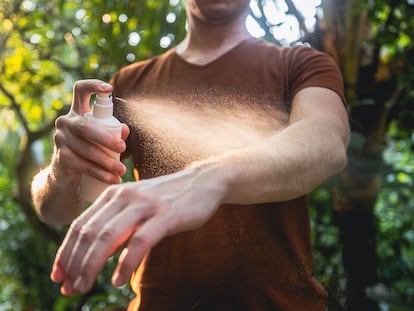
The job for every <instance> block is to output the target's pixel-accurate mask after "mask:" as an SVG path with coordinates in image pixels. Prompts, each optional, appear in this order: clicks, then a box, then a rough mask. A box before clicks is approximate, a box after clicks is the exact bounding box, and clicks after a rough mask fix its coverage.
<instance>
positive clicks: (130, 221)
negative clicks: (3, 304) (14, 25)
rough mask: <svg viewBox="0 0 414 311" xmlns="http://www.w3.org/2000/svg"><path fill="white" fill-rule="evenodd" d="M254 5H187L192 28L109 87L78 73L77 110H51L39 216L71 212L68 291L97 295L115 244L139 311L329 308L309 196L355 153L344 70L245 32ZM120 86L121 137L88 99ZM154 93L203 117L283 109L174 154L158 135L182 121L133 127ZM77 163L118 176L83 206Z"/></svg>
mask: <svg viewBox="0 0 414 311" xmlns="http://www.w3.org/2000/svg"><path fill="white" fill-rule="evenodd" d="M248 7H249V1H248V0H216V1H211V0H187V1H186V10H187V15H188V22H189V31H188V34H187V36H186V38H185V39H184V41H183V42H181V43H180V44H179V45H178V46H177V47H176V48H175V49H172V50H170V51H168V52H166V53H165V54H163V55H161V56H159V57H155V58H152V59H149V60H147V61H144V62H140V63H137V64H134V65H131V66H128V67H126V68H124V69H122V70H121V71H120V72H119V73H118V74H117V75H116V76H115V77H114V79H113V80H112V85H109V84H106V83H103V82H100V81H96V80H86V81H79V82H78V83H76V85H75V87H74V99H73V103H72V109H71V111H70V112H69V114H68V115H66V116H63V117H60V118H59V119H58V120H57V121H56V134H55V152H54V155H53V158H52V161H51V164H50V165H49V167H48V168H47V169H45V170H44V171H42V172H41V173H40V174H39V175H38V177H37V179H39V176H44V177H45V178H44V182H43V183H42V184H40V185H39V184H38V183H36V186H33V198H34V202H35V206H36V210H37V211H38V214H39V216H40V217H41V218H42V219H43V220H44V221H46V222H48V223H51V224H64V223H69V222H71V221H73V220H74V221H73V222H72V225H71V228H70V230H69V232H68V234H67V236H66V238H65V240H64V242H63V243H62V246H61V247H60V249H59V251H58V253H57V256H56V259H55V263H54V266H53V271H52V273H51V277H52V279H53V280H54V281H55V282H61V283H62V287H61V290H62V293H63V294H65V295H72V294H74V293H84V292H86V291H88V290H89V289H90V288H91V286H92V285H93V283H94V281H95V279H96V277H97V274H98V273H99V271H100V269H101V268H102V266H103V265H104V264H105V262H106V260H107V259H108V258H109V257H110V256H111V255H113V254H114V253H115V252H116V251H117V250H122V252H121V254H120V257H119V261H118V265H117V267H116V270H115V272H114V274H113V278H112V283H113V284H114V285H116V286H120V285H123V284H125V283H126V282H128V280H129V279H130V278H131V275H132V279H131V285H132V288H133V289H134V291H135V292H136V293H137V298H136V299H135V300H134V301H133V302H132V303H131V305H130V310H325V307H326V294H325V292H324V290H323V288H322V286H321V285H320V284H319V283H318V282H317V281H316V280H315V279H314V278H313V277H312V254H311V249H310V247H311V246H310V225H309V215H308V209H307V202H306V194H308V193H309V192H310V191H311V190H312V189H313V188H314V187H316V186H317V185H319V184H320V183H322V182H323V181H324V180H326V179H327V178H329V177H330V176H332V175H333V174H335V173H337V172H338V171H339V170H341V169H342V168H343V167H344V165H345V163H346V147H347V144H348V138H349V137H348V135H349V133H348V132H349V129H348V118H347V113H346V110H345V108H344V104H343V102H344V98H343V90H342V80H341V77H340V74H339V72H338V69H337V68H336V66H335V65H334V64H333V62H332V60H331V59H330V58H329V57H328V56H326V55H324V54H322V53H319V52H316V51H314V50H313V49H311V48H307V47H303V46H302V47H294V48H280V47H276V46H273V45H270V44H268V43H265V42H264V41H262V40H258V39H254V38H251V37H250V36H249V34H248V32H247V30H246V28H245V23H244V21H245V18H246V16H247V14H248ZM111 91H113V93H114V96H116V97H120V98H122V99H123V100H121V101H119V102H118V103H117V104H116V111H117V116H118V117H119V118H120V119H121V120H122V121H123V122H126V123H128V125H129V126H130V133H129V130H128V128H127V127H126V126H124V129H123V134H122V139H118V138H116V137H114V136H113V135H112V134H111V133H108V132H106V131H104V130H102V129H99V128H97V127H94V126H93V124H91V123H89V122H88V121H87V120H85V119H83V118H82V117H81V115H82V114H83V113H84V112H86V111H89V99H90V96H91V94H93V93H97V92H111ZM146 100H148V102H158V103H160V105H161V107H162V108H164V109H165V110H168V109H170V108H171V107H174V106H177V105H178V106H179V107H184V108H183V109H182V111H183V113H184V111H185V110H186V109H192V110H191V111H192V112H194V111H197V110H201V111H203V115H204V113H207V114H208V112H209V111H214V110H219V111H224V110H226V108H223V107H229V109H227V110H232V109H233V108H234V107H239V106H240V107H255V109H256V108H257V109H262V108H263V109H265V108H264V107H272V109H273V111H276V112H275V113H274V114H272V116H274V117H272V122H271V127H272V128H273V130H266V134H267V135H265V136H264V137H263V139H258V140H257V141H255V142H251V143H249V144H247V145H245V146H242V147H241V148H229V149H231V150H224V151H223V152H217V150H215V151H213V152H210V153H206V154H207V156H206V154H204V153H203V152H201V151H200V152H198V151H197V150H198V149H197V148H195V149H196V150H195V155H192V154H190V155H188V154H186V156H183V157H181V156H178V155H177V154H180V152H181V151H182V149H184V148H185V146H184V144H185V143H186V142H184V143H183V145H182V146H181V145H178V146H174V147H172V148H163V146H164V145H163V143H162V141H169V142H170V141H171V140H174V139H175V137H176V135H180V133H183V135H184V134H185V133H187V132H189V131H191V128H189V124H187V123H186V124H181V123H180V122H177V124H178V128H177V129H176V130H174V131H172V130H164V131H162V133H160V132H159V131H157V128H156V126H157V124H156V123H157V122H154V121H153V122H152V123H151V122H148V120H146V121H145V120H144V121H142V122H138V121H137V119H139V118H140V114H139V113H137V114H132V115H131V111H134V109H139V108H140V107H142V106H143V105H144V103H145V102H146ZM229 103H230V104H229ZM266 109H267V108H266ZM159 111H162V110H159ZM264 111H266V110H264ZM170 116H171V118H173V117H174V115H173V114H171V115H170ZM141 118H142V116H141ZM148 123H149V124H148ZM154 128H155V130H154ZM128 134H129V136H128ZM127 136H128V139H127V147H126V145H125V143H124V141H123V139H126V137H127ZM164 136H166V137H164ZM196 136H197V135H196ZM184 137H185V135H184ZM184 139H185V138H184ZM199 140H203V137H200V138H199ZM179 141H181V142H182V140H179ZM97 145H102V146H104V147H106V148H109V149H111V150H113V151H115V152H124V155H125V156H128V155H132V156H133V160H134V165H135V168H136V169H137V171H138V172H139V175H140V178H141V180H140V181H137V182H130V183H125V184H118V183H119V182H120V176H121V175H122V174H124V173H125V170H126V168H125V166H124V165H123V164H122V163H121V162H119V161H117V160H114V159H112V158H110V157H109V156H107V155H106V154H105V153H102V152H99V147H98V146H97ZM125 148H126V150H125ZM165 149H167V150H165ZM83 173H85V174H88V175H91V176H93V177H96V178H98V179H101V180H103V181H105V182H108V183H113V184H115V185H113V186H111V187H109V188H108V189H107V190H106V191H105V192H104V193H102V195H101V196H100V197H99V198H98V199H97V200H96V201H95V202H94V203H93V204H92V205H91V206H90V207H89V208H88V209H87V210H86V211H85V212H84V213H83V214H81V215H80V216H79V217H78V215H79V214H80V213H81V209H82V200H81V198H80V197H79V183H80V176H81V175H82V174H83ZM34 184H35V183H34Z"/></svg>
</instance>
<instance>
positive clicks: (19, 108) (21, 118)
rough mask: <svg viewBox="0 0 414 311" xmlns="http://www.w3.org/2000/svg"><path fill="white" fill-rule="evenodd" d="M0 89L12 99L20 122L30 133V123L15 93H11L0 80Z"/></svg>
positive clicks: (12, 106)
mask: <svg viewBox="0 0 414 311" xmlns="http://www.w3.org/2000/svg"><path fill="white" fill-rule="evenodd" d="M0 91H2V92H3V93H4V95H6V97H7V98H8V99H9V100H10V107H11V108H12V109H13V110H14V111H15V112H16V114H17V117H18V118H19V119H20V122H21V123H22V125H23V128H24V130H25V131H26V132H27V133H30V128H29V124H28V123H27V120H26V118H25V117H24V115H23V112H22V110H21V107H20V105H19V104H18V103H17V101H16V98H15V97H14V95H13V94H12V93H10V92H9V91H8V90H6V88H5V87H4V85H3V84H2V83H1V82H0Z"/></svg>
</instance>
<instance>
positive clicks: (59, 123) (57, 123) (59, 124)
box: [55, 116, 66, 129]
mask: <svg viewBox="0 0 414 311" xmlns="http://www.w3.org/2000/svg"><path fill="white" fill-rule="evenodd" d="M65 121H66V117H65V116H59V117H57V118H56V120H55V127H56V128H57V129H60V128H62V127H63V126H64V124H65Z"/></svg>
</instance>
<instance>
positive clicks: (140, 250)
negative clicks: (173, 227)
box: [51, 183, 166, 295]
mask: <svg viewBox="0 0 414 311" xmlns="http://www.w3.org/2000/svg"><path fill="white" fill-rule="evenodd" d="M132 184H134V183H131V185H132ZM124 189H126V190H124ZM132 189H133V185H132V186H128V184H127V186H126V187H125V184H124V185H122V186H112V187H110V188H108V189H107V190H106V191H105V192H104V194H103V195H102V196H101V197H99V199H98V200H97V201H96V202H95V203H94V204H93V205H92V206H91V207H90V208H89V209H88V210H87V211H86V212H85V213H84V214H82V216H81V217H79V218H78V219H77V220H76V221H75V222H74V223H73V224H72V226H71V227H70V229H69V231H68V234H67V236H66V238H65V240H64V242H63V243H62V246H61V247H60V249H59V251H58V253H57V256H56V259H55V262H54V265H53V270H52V273H51V278H52V280H53V281H55V282H63V283H62V287H61V292H62V293H63V294H64V295H72V294H74V293H83V292H86V291H88V290H89V289H90V288H91V287H92V285H93V283H94V282H95V279H96V277H97V275H98V273H99V272H100V270H101V269H102V267H103V266H104V264H105V262H106V261H107V259H108V258H109V257H110V256H112V255H113V254H114V252H116V251H117V250H118V248H119V247H120V246H121V245H123V244H124V243H125V242H126V241H128V240H130V242H129V244H128V250H131V251H130V252H129V253H128V254H127V255H122V257H123V258H124V259H123V261H122V262H123V264H121V265H118V266H119V268H118V269H117V271H118V274H119V275H120V278H119V279H118V280H117V284H120V283H119V282H126V280H128V278H129V277H130V275H131V274H132V272H133V271H134V268H136V267H137V266H138V265H139V263H140V261H141V259H142V257H143V256H144V255H145V253H146V252H147V251H148V250H149V249H150V248H151V247H152V246H154V245H155V244H156V243H157V242H158V241H159V240H160V239H162V237H164V235H165V232H166V231H165V230H164V228H165V226H160V224H161V223H162V222H163V221H162V219H163V216H162V215H163V214H164V215H165V213H163V212H161V213H159V211H160V210H162V206H161V204H160V203H158V202H157V201H155V200H152V199H147V198H145V197H140V196H139V194H138V195H137V193H135V197H134V199H135V200H131V195H132V191H131V190H132ZM123 197H124V198H125V197H128V198H125V199H123ZM128 202H137V203H135V204H130V203H128ZM157 214H159V215H157ZM137 228H138V229H137ZM136 231H137V232H140V233H139V234H135V233H134V232H136ZM124 254H125V252H124Z"/></svg>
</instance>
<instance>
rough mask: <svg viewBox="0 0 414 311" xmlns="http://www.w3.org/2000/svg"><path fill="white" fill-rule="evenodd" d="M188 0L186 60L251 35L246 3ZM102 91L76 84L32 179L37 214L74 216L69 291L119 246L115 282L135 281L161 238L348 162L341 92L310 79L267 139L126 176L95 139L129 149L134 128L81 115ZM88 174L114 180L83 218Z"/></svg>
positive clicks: (67, 261)
mask: <svg viewBox="0 0 414 311" xmlns="http://www.w3.org/2000/svg"><path fill="white" fill-rule="evenodd" d="M186 4H187V15H188V17H189V25H190V31H189V33H188V35H187V37H186V38H185V40H184V41H183V42H182V43H180V44H179V46H178V47H177V52H178V53H179V54H180V55H181V56H182V57H183V58H185V59H186V60H187V61H189V62H193V63H196V64H205V63H208V62H210V61H211V60H214V59H215V58H217V57H219V56H220V55H222V54H223V53H225V52H226V51H228V50H229V49H231V48H232V47H234V46H235V45H237V44H238V43H240V41H242V40H244V39H246V38H248V37H249V35H248V33H247V30H246V28H245V26H244V18H245V15H246V14H247V9H248V1H246V0H233V1H232V0H228V1H225V0H222V1H220V0H216V1H211V0H188V1H187V3H186ZM100 91H111V86H110V85H109V84H106V83H102V82H101V81H98V80H84V81H79V82H77V83H76V84H75V87H74V99H73V103H72V109H71V111H70V112H69V114H68V115H66V116H63V117H60V118H59V119H58V120H57V121H56V134H55V151H54V155H53V157H52V161H51V163H50V165H49V167H48V168H46V169H45V170H43V171H42V172H40V173H39V174H38V175H37V176H36V177H35V180H36V178H37V182H36V183H33V187H32V190H33V191H32V192H33V199H34V202H35V207H36V211H37V213H38V214H39V217H41V218H42V219H43V220H44V221H46V222H48V223H51V224H65V223H70V222H72V224H71V226H70V229H69V231H68V233H67V235H66V237H65V239H64V241H63V243H62V245H61V247H60V248H59V250H58V252H57V255H56V258H55V262H54V264H53V270H52V273H51V278H52V280H53V281H55V282H59V283H62V286H61V291H62V293H63V294H64V295H72V294H75V293H84V292H86V291H88V290H89V289H90V288H91V287H92V285H93V283H94V282H95V280H96V277H97V275H98V273H99V271H100V270H101V269H102V267H103V266H104V264H105V263H106V261H107V259H108V258H109V257H110V256H111V255H112V254H114V252H116V251H118V250H122V251H121V255H120V258H119V261H118V265H117V267H116V269H115V271H114V274H113V277H112V283H113V284H114V285H115V286H120V285H123V284H125V283H126V282H127V281H128V280H129V278H130V277H131V274H132V273H133V272H134V271H135V270H136V269H137V267H138V266H139V264H140V262H141V260H142V258H143V257H144V256H145V254H146V253H147V252H148V251H149V250H150V249H151V248H152V247H154V246H155V245H156V244H157V243H158V242H159V241H160V240H162V239H163V238H165V237H167V236H170V235H173V234H176V233H178V232H184V231H188V230H193V229H195V228H198V227H200V226H202V225H203V224H204V223H206V222H207V221H208V220H209V219H210V218H211V217H212V216H213V215H214V213H215V212H216V210H217V209H218V208H219V206H221V205H222V204H224V203H232V204H250V203H263V202H276V201H284V200H289V199H292V198H296V197H298V196H302V195H304V194H307V193H309V192H310V191H311V190H312V189H313V188H314V187H316V186H317V185H319V184H320V183H322V182H323V181H324V180H326V179H327V178H329V177H330V176H332V175H333V174H335V173H337V172H338V171H340V170H341V169H342V168H343V167H344V166H345V164H346V148H347V144H348V140H349V125H348V116H347V113H346V110H345V108H344V105H343V103H342V101H341V99H340V97H339V96H338V95H337V94H336V93H334V92H333V91H331V90H328V89H324V88H317V87H311V88H305V89H303V90H301V91H300V92H299V93H298V94H297V95H296V96H295V97H294V99H293V102H292V111H291V115H290V119H289V126H288V127H286V128H285V129H284V130H282V131H280V132H278V133H277V134H275V135H274V136H272V137H270V138H269V139H267V140H266V141H263V142H260V143H257V144H255V145H253V146H251V147H249V148H246V149H242V150H237V151H233V152H228V153H225V154H223V155H221V156H219V157H215V158H210V159H206V160H204V161H202V162H198V163H194V164H193V165H192V166H191V167H189V168H188V169H185V170H183V171H180V172H177V173H174V174H170V175H166V176H161V177H157V178H153V179H148V180H143V181H139V182H130V183H125V184H119V181H120V180H119V178H120V176H121V175H122V174H124V173H125V166H124V165H123V164H122V163H121V162H119V161H117V160H114V159H112V158H110V157H108V156H106V155H105V154H102V153H99V152H97V149H96V144H100V145H103V146H105V147H107V148H109V149H112V150H114V151H116V152H122V151H123V150H124V149H125V142H124V141H123V140H124V139H125V138H126V137H127V135H128V128H127V127H126V126H125V127H124V129H123V135H122V139H118V138H116V137H115V136H114V135H112V134H111V133H110V132H107V131H104V130H100V129H98V128H96V127H93V126H92V125H91V124H89V123H87V121H85V120H84V119H82V118H81V115H82V113H84V112H85V111H88V110H89V105H88V103H89V98H90V96H91V94H92V93H95V92H100ZM92 155H93V156H92ZM321 164H323V165H321ZM246 168H249V169H246ZM82 173H86V174H89V175H92V176H94V177H96V178H99V179H101V180H103V181H106V182H110V183H114V185H112V186H110V187H109V188H107V190H106V191H105V192H104V193H102V195H101V196H100V197H99V198H98V199H97V201H96V202H94V203H93V204H92V205H91V206H90V207H89V208H88V209H87V210H86V211H85V212H84V213H82V214H81V215H80V216H79V217H78V215H79V214H80V213H81V208H82V202H81V200H80V199H79V196H78V194H79V182H80V176H81V174H82ZM74 194H75V195H74ZM189 206H191V209H189V208H188V207H189Z"/></svg>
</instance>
